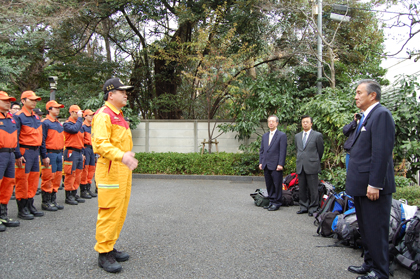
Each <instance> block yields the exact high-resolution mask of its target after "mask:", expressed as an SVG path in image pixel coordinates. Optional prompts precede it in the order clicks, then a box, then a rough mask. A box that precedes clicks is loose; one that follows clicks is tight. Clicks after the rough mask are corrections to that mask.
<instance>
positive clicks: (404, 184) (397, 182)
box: [395, 175, 411, 187]
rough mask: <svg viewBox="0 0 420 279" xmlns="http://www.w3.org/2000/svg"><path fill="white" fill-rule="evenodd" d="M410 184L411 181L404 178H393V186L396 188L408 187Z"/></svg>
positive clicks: (397, 176)
mask: <svg viewBox="0 0 420 279" xmlns="http://www.w3.org/2000/svg"><path fill="white" fill-rule="evenodd" d="M410 182H411V180H410V179H408V178H406V177H404V176H399V175H396V176H395V186H397V187H408V186H410V184H411V183H410Z"/></svg>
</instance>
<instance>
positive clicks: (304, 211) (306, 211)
mask: <svg viewBox="0 0 420 279" xmlns="http://www.w3.org/2000/svg"><path fill="white" fill-rule="evenodd" d="M303 213H308V210H302V209H301V210H299V211H297V212H296V214H303Z"/></svg>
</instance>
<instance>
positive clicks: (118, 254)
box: [109, 248, 130, 262]
mask: <svg viewBox="0 0 420 279" xmlns="http://www.w3.org/2000/svg"><path fill="white" fill-rule="evenodd" d="M109 253H112V255H113V256H114V259H115V260H116V261H117V262H125V261H128V259H129V258H130V255H128V254H127V253H126V252H124V251H118V250H117V249H115V248H114V250H112V251H111V252H109Z"/></svg>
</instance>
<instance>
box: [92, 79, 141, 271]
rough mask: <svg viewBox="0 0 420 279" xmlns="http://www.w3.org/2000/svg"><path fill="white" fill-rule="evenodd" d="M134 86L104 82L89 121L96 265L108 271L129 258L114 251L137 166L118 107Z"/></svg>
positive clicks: (125, 103)
mask: <svg viewBox="0 0 420 279" xmlns="http://www.w3.org/2000/svg"><path fill="white" fill-rule="evenodd" d="M132 89H133V86H128V85H124V84H123V83H122V82H121V81H120V80H119V79H118V78H112V79H109V80H107V81H106V82H105V85H104V93H105V95H104V100H105V101H106V102H105V105H104V106H103V107H102V108H100V109H99V110H98V111H97V112H96V113H95V116H94V117H93V121H92V146H93V152H94V153H95V154H99V155H100V157H99V159H98V163H97V167H96V173H95V181H96V183H97V185H98V207H99V209H98V220H97V222H96V241H97V242H96V245H95V250H96V251H97V252H98V253H99V257H98V265H99V266H100V267H102V268H103V269H104V270H106V271H108V272H119V271H121V269H122V266H121V265H120V264H119V262H123V261H127V260H128V258H129V255H128V254H127V253H125V252H122V251H117V250H116V249H115V248H114V244H115V242H116V241H117V239H118V237H119V235H120V232H121V229H122V227H123V225H124V221H125V217H126V215H127V207H128V203H129V201H130V194H131V176H132V175H131V171H132V170H133V169H135V168H136V167H137V164H138V161H137V160H136V159H135V158H134V153H133V152H131V149H132V148H133V141H132V137H131V131H130V126H129V125H128V123H127V122H126V121H125V120H124V115H123V113H122V111H121V108H122V107H124V106H126V105H127V92H126V90H132Z"/></svg>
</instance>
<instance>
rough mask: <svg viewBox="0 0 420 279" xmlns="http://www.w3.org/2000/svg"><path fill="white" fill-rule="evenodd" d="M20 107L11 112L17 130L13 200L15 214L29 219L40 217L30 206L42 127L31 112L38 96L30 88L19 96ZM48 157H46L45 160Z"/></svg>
mask: <svg viewBox="0 0 420 279" xmlns="http://www.w3.org/2000/svg"><path fill="white" fill-rule="evenodd" d="M20 98H21V102H22V104H23V107H22V109H21V110H20V111H18V112H16V113H15V114H14V115H13V118H14V119H15V121H16V127H17V131H18V146H17V148H16V151H15V156H16V167H15V168H16V174H15V176H16V190H15V195H16V202H17V204H18V210H19V212H18V217H19V218H21V219H24V220H32V219H34V216H36V217H40V216H44V212H42V211H38V210H37V209H36V208H35V206H34V196H35V194H36V190H37V189H38V182H39V147H40V146H41V144H42V126H41V121H40V120H39V116H38V115H36V114H35V113H34V112H33V109H34V108H35V106H36V103H37V102H38V101H40V100H41V97H38V96H36V95H35V93H34V92H33V91H25V92H23V93H22V95H21V97H20ZM45 160H46V161H47V160H49V159H48V158H47V159H45Z"/></svg>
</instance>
